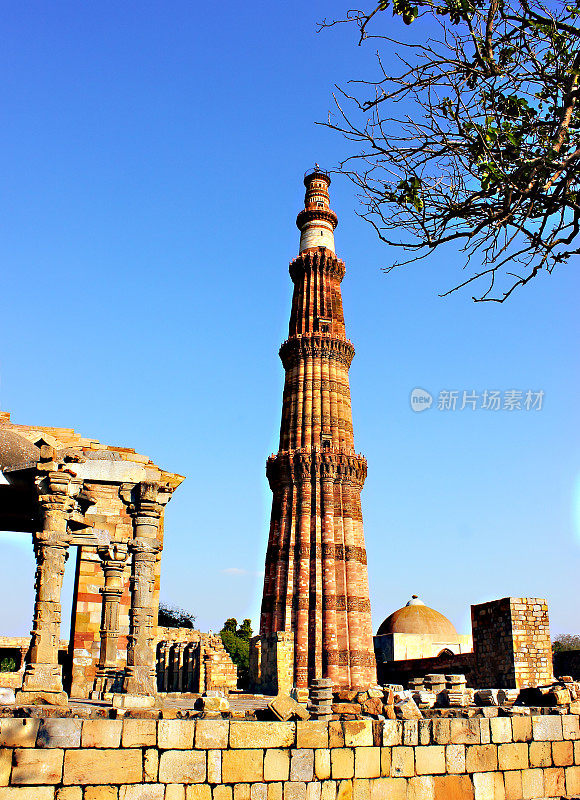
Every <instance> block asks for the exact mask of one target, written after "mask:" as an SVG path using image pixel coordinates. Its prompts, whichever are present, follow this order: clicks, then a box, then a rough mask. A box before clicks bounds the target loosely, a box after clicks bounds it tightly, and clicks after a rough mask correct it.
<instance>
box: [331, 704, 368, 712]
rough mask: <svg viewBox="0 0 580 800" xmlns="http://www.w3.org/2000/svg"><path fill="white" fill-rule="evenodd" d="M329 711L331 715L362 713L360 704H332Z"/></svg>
mask: <svg viewBox="0 0 580 800" xmlns="http://www.w3.org/2000/svg"><path fill="white" fill-rule="evenodd" d="M331 709H332V713H333V714H360V713H361V712H362V708H361V706H360V703H333V704H332V706H331Z"/></svg>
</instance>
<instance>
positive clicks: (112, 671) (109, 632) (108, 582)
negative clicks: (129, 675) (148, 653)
mask: <svg viewBox="0 0 580 800" xmlns="http://www.w3.org/2000/svg"><path fill="white" fill-rule="evenodd" d="M97 552H98V554H99V557H100V559H101V563H102V565H103V573H104V576H105V585H104V586H103V588H102V589H101V594H102V596H103V605H102V611H101V630H100V634H101V651H100V655H99V663H98V664H97V672H96V677H95V683H94V687H93V692H92V695H91V696H102V695H104V694H105V693H107V692H114V691H119V690H120V689H121V686H120V685H119V683H120V682H122V679H121V675H120V672H119V669H118V667H117V643H118V641H119V602H120V600H121V595H122V594H123V572H124V570H125V564H126V561H127V553H128V550H127V545H126V544H125V543H123V542H111V544H109V545H103V546H101V547H98V548H97Z"/></svg>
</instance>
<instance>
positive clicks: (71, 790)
mask: <svg viewBox="0 0 580 800" xmlns="http://www.w3.org/2000/svg"><path fill="white" fill-rule="evenodd" d="M55 800H83V790H82V789H81V787H80V786H66V787H63V788H62V789H57V790H56V798H55Z"/></svg>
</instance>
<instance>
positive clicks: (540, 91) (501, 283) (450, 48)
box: [320, 0, 580, 302]
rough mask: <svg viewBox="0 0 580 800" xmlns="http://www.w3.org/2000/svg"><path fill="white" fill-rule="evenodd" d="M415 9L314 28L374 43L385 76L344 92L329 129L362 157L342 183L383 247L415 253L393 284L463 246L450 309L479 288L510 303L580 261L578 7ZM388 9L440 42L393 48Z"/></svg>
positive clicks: (506, 2)
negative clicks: (421, 263)
mask: <svg viewBox="0 0 580 800" xmlns="http://www.w3.org/2000/svg"><path fill="white" fill-rule="evenodd" d="M414 1H415V2H416V5H411V3H412V2H413V0H382V2H381V3H379V4H378V5H377V6H375V7H374V8H372V9H371V10H370V11H363V10H357V9H351V10H350V11H348V12H347V14H346V16H345V18H344V19H340V20H332V21H330V22H327V21H324V22H322V23H321V25H320V28H321V29H323V28H327V27H332V26H334V25H337V24H342V23H345V24H351V25H355V26H356V27H357V29H358V43H359V45H360V44H365V43H368V42H369V41H371V40H372V41H373V43H374V42H379V43H380V48H379V52H378V54H377V65H378V75H377V76H376V77H375V78H373V79H358V80H352V81H350V82H349V84H348V87H343V88H339V87H337V92H336V93H335V95H334V99H335V112H334V113H333V114H332V115H330V116H329V119H328V122H326V123H324V124H326V125H327V126H328V127H329V128H331V129H332V130H335V131H337V132H339V133H341V134H342V135H343V136H344V137H345V138H346V139H347V140H348V141H350V142H352V143H353V144H354V145H355V146H356V148H357V149H356V151H355V152H353V153H351V154H350V155H348V156H347V157H346V158H345V159H344V160H343V161H342V162H341V163H340V165H339V167H338V171H339V172H342V173H343V174H344V175H346V176H348V177H349V179H350V180H351V181H352V182H353V183H354V185H355V186H356V187H357V189H358V190H359V197H360V200H361V202H362V205H363V211H362V213H361V216H362V217H363V218H364V219H365V220H367V221H368V222H369V223H370V224H371V225H372V226H373V227H374V229H375V230H376V232H377V234H378V236H379V237H380V239H381V240H382V241H384V242H385V243H386V244H388V245H390V246H394V247H398V248H401V249H402V250H403V251H406V252H407V253H409V254H410V258H409V259H407V260H401V261H397V262H395V263H393V264H392V265H391V266H388V267H386V268H385V271H386V272H389V271H390V270H392V269H394V268H395V267H398V266H401V265H403V264H409V263H411V262H413V261H416V260H418V259H422V258H426V257H428V256H430V255H432V254H433V253H434V252H435V251H436V250H437V249H438V248H440V247H444V246H445V245H447V246H450V245H455V247H457V246H458V247H459V249H460V252H462V253H463V254H464V256H465V269H466V270H468V271H469V276H468V277H467V278H465V279H464V280H462V281H461V282H459V283H458V284H457V285H456V286H454V287H453V288H451V289H449V290H447V291H445V292H444V293H443V295H442V296H447V295H448V294H450V293H452V292H455V291H457V290H459V289H462V288H465V287H466V286H469V285H471V284H477V285H480V284H481V282H484V286H483V287H482V290H481V292H480V293H479V295H477V296H476V297H474V300H477V301H495V302H504V301H505V300H506V299H507V298H508V297H510V296H511V294H512V293H513V292H514V291H515V289H517V288H519V287H521V286H524V285H526V284H527V283H529V282H530V281H531V280H532V279H533V278H535V277H536V276H537V275H538V274H539V273H540V272H541V271H543V272H548V273H551V272H552V271H553V269H554V268H555V267H556V266H557V265H560V264H566V263H567V262H568V261H570V259H571V258H573V257H574V256H576V255H578V254H579V252H580V245H578V246H574V243H575V242H577V241H578V239H577V237H578V234H579V232H580V133H579V131H580V112H579V107H578V98H579V97H580V85H579V76H580V27H579V26H578V24H577V20H578V18H579V17H580V0H573V1H572V3H570V2H564V0H551V2H550V5H549V6H546V5H543V4H542V2H540V0H414ZM391 2H392V3H393V5H392V12H393V15H395V16H401V17H402V18H403V21H404V22H406V23H407V24H411V23H412V22H414V20H415V19H417V18H423V22H424V23H427V24H428V25H429V30H433V29H434V28H435V30H436V31H438V32H439V33H438V35H434V36H431V37H429V38H422V39H418V40H414V41H400V40H397V39H393V38H392V35H390V36H389V35H387V34H386V33H385V32H384V28H385V27H387V25H388V26H389V28H390V29H392V27H393V25H392V23H391V22H389V21H388V17H387V14H386V10H387V8H388V7H389V5H390V3H391ZM424 30H425V25H423V26H422V28H421V32H424ZM390 32H391V31H390ZM385 54H389V55H390V56H391V57H392V56H393V55H395V54H396V59H397V60H398V61H399V63H400V65H401V71H400V72H399V73H396V74H393V71H392V69H389V68H387V67H386V66H385V64H387V63H390V60H392V58H391V59H389V60H386V59H385V58H384V57H383V56H384V55H385ZM476 265H479V267H477V266H476Z"/></svg>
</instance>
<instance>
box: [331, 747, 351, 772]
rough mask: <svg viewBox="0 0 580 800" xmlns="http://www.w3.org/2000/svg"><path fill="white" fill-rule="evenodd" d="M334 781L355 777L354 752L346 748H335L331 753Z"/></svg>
mask: <svg viewBox="0 0 580 800" xmlns="http://www.w3.org/2000/svg"><path fill="white" fill-rule="evenodd" d="M330 762H331V766H332V777H333V779H347V778H353V777H354V750H350V749H348V748H346V747H339V748H335V749H333V750H331V751H330Z"/></svg>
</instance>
